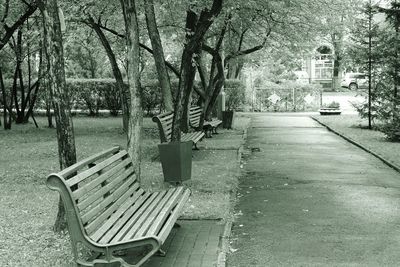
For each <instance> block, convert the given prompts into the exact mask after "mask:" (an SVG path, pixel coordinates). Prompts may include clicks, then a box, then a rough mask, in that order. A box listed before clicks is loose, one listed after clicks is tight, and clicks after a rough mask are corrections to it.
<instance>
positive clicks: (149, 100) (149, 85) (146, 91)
mask: <svg viewBox="0 0 400 267" xmlns="http://www.w3.org/2000/svg"><path fill="white" fill-rule="evenodd" d="M142 107H143V110H145V111H146V113H147V115H154V114H155V113H156V109H158V111H161V109H162V95H161V87H160V83H159V82H158V80H148V81H145V82H143V83H142Z"/></svg>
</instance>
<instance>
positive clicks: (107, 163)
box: [47, 147, 190, 266]
mask: <svg viewBox="0 0 400 267" xmlns="http://www.w3.org/2000/svg"><path fill="white" fill-rule="evenodd" d="M47 185H48V187H49V188H50V189H52V190H56V191H58V192H59V193H60V195H61V197H62V200H63V203H64V206H65V208H66V216H67V221H68V230H69V233H70V239H71V242H72V249H73V254H74V258H75V262H76V263H77V264H81V265H83V266H94V264H97V263H104V264H106V263H114V262H118V263H120V264H121V265H122V266H140V265H141V264H143V263H144V262H145V261H146V260H147V259H148V258H149V257H150V256H151V255H153V254H154V253H156V252H157V251H159V250H160V247H161V245H162V244H163V243H164V242H165V240H166V239H167V237H168V235H169V233H170V232H171V230H172V227H173V226H174V224H175V222H176V220H177V219H178V217H179V215H180V213H181V211H182V209H183V206H184V204H185V203H186V202H187V200H188V198H189V195H190V191H189V189H185V188H183V187H176V188H171V189H169V190H164V191H158V192H152V193H149V192H146V191H145V190H143V189H142V188H141V187H140V185H139V182H138V181H137V180H136V178H135V172H134V167H133V163H132V161H131V159H130V157H129V155H128V153H127V152H126V151H125V150H121V149H120V148H119V147H114V148H111V149H108V150H105V151H103V152H100V153H98V154H96V155H93V156H91V157H89V158H87V159H84V160H82V161H80V162H78V163H76V164H74V165H72V166H70V167H68V168H66V169H64V170H62V171H61V172H59V173H53V174H50V175H49V176H48V178H47ZM79 243H81V244H83V245H85V246H86V247H87V248H89V249H90V250H92V251H93V252H96V253H97V255H96V257H95V258H93V259H89V260H88V259H82V258H81V257H80V256H79V251H78V244H79ZM145 246H150V247H151V250H150V251H148V252H147V254H146V255H145V256H144V257H143V258H141V259H139V260H138V262H137V263H135V264H132V263H129V262H127V261H125V259H124V257H123V256H118V255H119V254H115V253H114V252H116V251H123V250H129V249H130V248H134V247H145Z"/></svg>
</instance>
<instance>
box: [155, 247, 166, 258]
mask: <svg viewBox="0 0 400 267" xmlns="http://www.w3.org/2000/svg"><path fill="white" fill-rule="evenodd" d="M156 255H157V256H159V257H165V256H166V255H167V253H166V252H165V251H164V250H162V249H161V248H160V249H159V250H158V251H157V253H156Z"/></svg>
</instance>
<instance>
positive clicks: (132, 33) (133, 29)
mask: <svg viewBox="0 0 400 267" xmlns="http://www.w3.org/2000/svg"><path fill="white" fill-rule="evenodd" d="M120 1H121V6H122V10H123V13H124V20H125V31H126V43H127V49H128V51H127V74H128V84H129V91H130V97H131V99H130V116H129V127H128V153H129V155H130V157H131V159H132V161H133V164H134V168H135V174H136V177H137V179H138V180H139V181H140V160H141V158H140V139H141V138H140V134H141V129H142V120H143V114H142V107H141V92H140V66H139V65H140V53H139V52H140V51H139V26H138V21H137V13H136V5H135V0H120Z"/></svg>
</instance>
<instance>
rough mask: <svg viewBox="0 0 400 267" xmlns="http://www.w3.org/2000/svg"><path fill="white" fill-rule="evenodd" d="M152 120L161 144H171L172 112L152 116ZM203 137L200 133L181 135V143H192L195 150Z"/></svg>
mask: <svg viewBox="0 0 400 267" xmlns="http://www.w3.org/2000/svg"><path fill="white" fill-rule="evenodd" d="M152 120H153V121H154V122H155V123H157V126H158V130H159V133H160V140H161V143H169V142H171V133H172V120H173V112H167V113H163V114H160V115H158V116H154V117H153V119H152ZM204 135H205V134H204V133H203V132H202V131H195V132H189V133H182V136H181V141H192V142H193V145H194V147H195V149H197V143H198V142H199V141H201V139H203V137H204Z"/></svg>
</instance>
